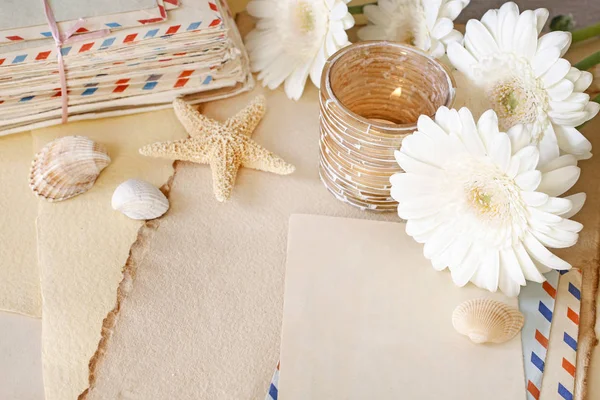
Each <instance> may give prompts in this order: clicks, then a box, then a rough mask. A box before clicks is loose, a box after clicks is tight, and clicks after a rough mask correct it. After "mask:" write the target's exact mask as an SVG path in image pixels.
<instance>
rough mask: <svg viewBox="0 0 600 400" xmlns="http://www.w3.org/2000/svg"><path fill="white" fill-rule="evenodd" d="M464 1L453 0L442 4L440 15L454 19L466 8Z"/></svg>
mask: <svg viewBox="0 0 600 400" xmlns="http://www.w3.org/2000/svg"><path fill="white" fill-rule="evenodd" d="M464 7H465V6H464V3H463V2H462V1H460V0H452V1H449V2H447V3H446V4H444V5H442V8H441V9H440V16H442V17H446V18H449V19H450V20H452V21H454V20H455V19H456V18H457V17H458V16H459V14H460V13H461V11H462V10H463V8H464Z"/></svg>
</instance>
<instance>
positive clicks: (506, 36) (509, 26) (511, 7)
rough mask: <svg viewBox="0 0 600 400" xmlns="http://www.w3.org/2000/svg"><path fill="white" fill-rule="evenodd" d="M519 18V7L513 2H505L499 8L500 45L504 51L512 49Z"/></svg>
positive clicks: (498, 36)
mask: <svg viewBox="0 0 600 400" xmlns="http://www.w3.org/2000/svg"><path fill="white" fill-rule="evenodd" d="M518 18H519V7H518V6H517V5H516V4H515V3H512V2H508V3H504V4H503V5H502V7H500V10H498V34H497V38H498V45H499V47H500V49H502V50H504V51H512V45H513V36H514V33H515V28H516V26H517V20H518Z"/></svg>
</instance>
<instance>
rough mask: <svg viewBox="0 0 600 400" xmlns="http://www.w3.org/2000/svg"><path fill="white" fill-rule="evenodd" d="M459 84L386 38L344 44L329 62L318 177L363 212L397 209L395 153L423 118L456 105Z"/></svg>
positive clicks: (418, 53) (324, 79) (323, 91)
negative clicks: (393, 192) (392, 192)
mask: <svg viewBox="0 0 600 400" xmlns="http://www.w3.org/2000/svg"><path fill="white" fill-rule="evenodd" d="M455 87H456V85H455V83H454V80H453V79H452V75H451V74H450V73H449V71H448V70H447V69H446V68H445V67H444V66H443V65H442V64H440V63H439V62H438V61H437V60H435V59H433V58H431V57H430V56H428V55H427V54H426V53H423V52H422V51H420V50H418V49H416V48H414V47H411V46H407V45H402V44H399V43H393V42H387V41H371V42H361V43H358V44H353V45H350V46H348V47H345V48H343V49H341V50H340V51H338V52H337V53H335V54H334V55H332V56H331V57H330V58H329V60H327V62H326V63H325V67H324V69H323V75H322V77H321V89H320V108H321V119H320V130H321V138H320V161H319V175H320V177H321V181H322V182H323V183H324V184H325V186H326V187H327V189H328V190H329V191H330V192H331V193H333V194H334V195H335V196H336V197H337V198H338V199H339V200H341V201H343V202H345V203H348V204H351V205H353V206H356V207H359V208H361V209H363V210H372V211H381V212H383V211H394V210H395V209H396V207H397V206H398V203H397V202H396V201H395V200H394V199H393V198H392V197H391V195H390V189H391V184H390V181H389V180H390V177H391V176H392V175H393V174H395V173H396V172H401V171H402V169H401V168H400V166H399V165H398V163H397V162H396V160H395V158H394V151H395V150H398V149H399V148H400V146H401V144H402V139H403V138H404V137H406V136H407V135H409V134H411V133H412V132H414V131H415V130H416V129H417V119H418V118H419V116H420V115H421V114H424V115H429V116H433V115H434V114H435V112H436V111H437V109H438V108H439V107H441V106H447V107H451V106H452V103H453V102H454V94H455Z"/></svg>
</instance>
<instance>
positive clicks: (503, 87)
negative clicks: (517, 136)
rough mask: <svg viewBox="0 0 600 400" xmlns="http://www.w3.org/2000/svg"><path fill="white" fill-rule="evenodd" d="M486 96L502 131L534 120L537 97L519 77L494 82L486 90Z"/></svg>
mask: <svg viewBox="0 0 600 400" xmlns="http://www.w3.org/2000/svg"><path fill="white" fill-rule="evenodd" d="M488 98H489V100H490V102H491V105H492V108H493V109H494V111H496V114H498V120H499V123H500V129H502V130H503V131H506V130H507V129H509V128H510V127H512V126H514V125H516V124H530V123H533V122H535V120H536V113H537V104H538V99H537V98H536V96H535V93H533V91H531V90H528V89H527V88H526V87H525V85H524V84H523V82H522V81H521V80H520V79H519V78H512V79H509V80H505V81H501V82H496V83H495V84H494V86H492V88H491V90H490V91H489V92H488Z"/></svg>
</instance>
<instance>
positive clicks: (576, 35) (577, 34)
mask: <svg viewBox="0 0 600 400" xmlns="http://www.w3.org/2000/svg"><path fill="white" fill-rule="evenodd" d="M595 36H600V23H598V24H596V25H592V26H588V27H587V28H582V29H578V30H576V31H573V43H575V42H581V41H582V40H586V39H589V38H593V37H595Z"/></svg>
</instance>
